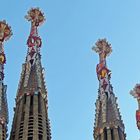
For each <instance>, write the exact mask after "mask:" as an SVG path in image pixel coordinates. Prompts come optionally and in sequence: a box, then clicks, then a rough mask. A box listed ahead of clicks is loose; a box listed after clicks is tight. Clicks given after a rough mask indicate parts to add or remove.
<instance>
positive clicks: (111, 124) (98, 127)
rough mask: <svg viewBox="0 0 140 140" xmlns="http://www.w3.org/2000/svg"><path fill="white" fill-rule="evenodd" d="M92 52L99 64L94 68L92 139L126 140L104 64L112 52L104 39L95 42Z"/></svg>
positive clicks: (107, 71) (109, 72)
mask: <svg viewBox="0 0 140 140" xmlns="http://www.w3.org/2000/svg"><path fill="white" fill-rule="evenodd" d="M93 50H94V51H95V52H97V53H98V54H99V64H98V65H97V67H96V71H97V77H98V80H99V90H98V99H97V100H96V114H95V124H94V139H95V140H126V135H125V132H124V124H123V121H122V119H121V115H120V112H119V109H118V104H117V102H116V100H117V98H116V97H115V94H114V92H113V87H112V85H111V83H110V78H111V71H110V70H109V69H108V67H107V64H106V57H107V56H109V54H110V53H111V52H112V48H111V45H110V44H109V43H108V42H107V41H106V39H101V40H98V41H97V42H96V47H93Z"/></svg>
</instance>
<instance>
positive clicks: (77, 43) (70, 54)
mask: <svg viewBox="0 0 140 140" xmlns="http://www.w3.org/2000/svg"><path fill="white" fill-rule="evenodd" d="M31 7H40V9H41V10H42V11H43V12H44V14H45V16H46V19H47V21H46V22H45V23H44V24H43V25H42V26H41V27H40V29H39V34H40V36H41V37H42V41H43V46H42V49H41V53H42V64H43V66H44V68H45V70H46V83H47V88H48V98H49V118H50V120H51V130H52V139H53V140H55V139H57V140H66V139H67V140H71V139H74V140H85V139H86V140H92V139H93V123H94V115H95V101H96V98H97V90H98V80H97V76H96V71H95V69H96V64H97V63H98V55H97V54H96V53H94V52H92V51H91V48H92V45H93V44H94V43H95V42H96V41H97V40H98V39H99V38H107V40H108V41H109V43H111V44H112V48H113V53H112V54H111V55H110V57H109V58H108V59H107V64H108V67H109V68H110V69H111V70H112V79H111V83H112V85H113V87H114V93H115V95H116V96H117V97H118V104H119V107H120V111H121V115H122V119H123V121H124V124H125V128H126V133H127V140H136V139H139V138H140V134H139V132H138V129H137V127H136V121H135V111H136V109H137V108H138V105H137V102H136V100H135V99H133V97H131V95H130V94H129V91H130V90H131V89H133V87H134V86H135V84H136V83H140V63H139V62H140V55H139V54H140V43H139V40H140V8H139V7H140V1H139V0H123V1H122V0H67V1H66V0H59V1H54V0H26V1H25V0H20V1H19V0H11V1H10V0H9V1H8V0H4V1H2V0H1V8H0V19H1V20H3V19H5V20H6V21H7V22H8V24H9V25H11V27H12V30H13V36H12V38H11V39H10V40H9V41H7V42H6V43H5V53H6V57H7V64H6V65H5V84H7V85H8V91H7V96H8V105H9V130H10V129H11V122H12V119H13V107H14V106H15V100H14V99H15V96H16V91H17V87H18V83H19V78H20V73H21V68H22V63H24V61H25V56H26V52H27V45H26V40H27V38H28V35H29V31H30V23H28V22H27V21H26V19H25V18H24V16H25V15H26V13H27V11H28V10H29V9H30V8H31Z"/></svg>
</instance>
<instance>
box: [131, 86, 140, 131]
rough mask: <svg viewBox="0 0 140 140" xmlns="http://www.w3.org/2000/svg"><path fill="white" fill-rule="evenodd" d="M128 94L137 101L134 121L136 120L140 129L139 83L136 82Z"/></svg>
mask: <svg viewBox="0 0 140 140" xmlns="http://www.w3.org/2000/svg"><path fill="white" fill-rule="evenodd" d="M130 94H131V95H132V96H133V97H134V98H136V99H137V101H138V106H139V108H138V110H137V111H136V121H137V127H138V129H139V130H140V84H136V86H135V87H134V88H133V90H131V91H130Z"/></svg>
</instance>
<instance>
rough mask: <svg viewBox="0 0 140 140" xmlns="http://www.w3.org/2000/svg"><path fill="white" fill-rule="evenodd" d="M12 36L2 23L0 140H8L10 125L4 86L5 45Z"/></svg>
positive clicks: (0, 34) (9, 29) (0, 24)
mask: <svg viewBox="0 0 140 140" xmlns="http://www.w3.org/2000/svg"><path fill="white" fill-rule="evenodd" d="M11 35H12V31H11V27H10V26H8V24H6V22H5V21H0V140H6V138H7V124H8V106H7V95H6V90H7V85H4V64H5V63H6V57H5V53H4V47H3V43H4V41H6V40H8V39H9V38H10V37H11Z"/></svg>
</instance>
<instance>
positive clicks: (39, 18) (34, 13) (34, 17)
mask: <svg viewBox="0 0 140 140" xmlns="http://www.w3.org/2000/svg"><path fill="white" fill-rule="evenodd" d="M25 18H26V19H27V20H28V21H31V22H32V24H33V25H35V26H40V25H41V24H42V23H43V22H44V21H45V17H44V14H43V13H42V12H41V11H40V10H39V8H32V9H31V10H29V11H28V15H26V16H25Z"/></svg>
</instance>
